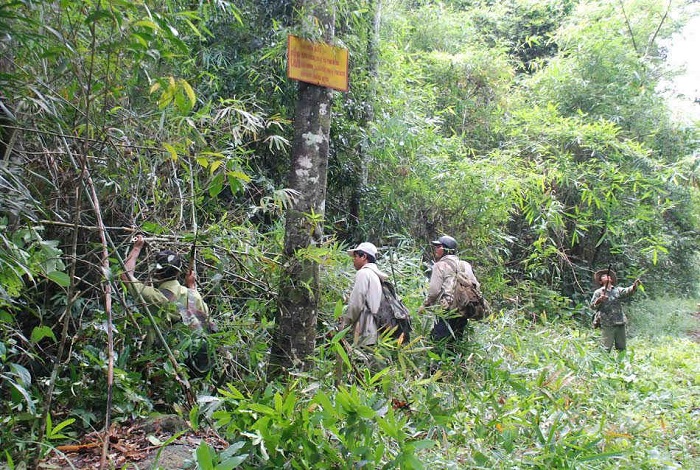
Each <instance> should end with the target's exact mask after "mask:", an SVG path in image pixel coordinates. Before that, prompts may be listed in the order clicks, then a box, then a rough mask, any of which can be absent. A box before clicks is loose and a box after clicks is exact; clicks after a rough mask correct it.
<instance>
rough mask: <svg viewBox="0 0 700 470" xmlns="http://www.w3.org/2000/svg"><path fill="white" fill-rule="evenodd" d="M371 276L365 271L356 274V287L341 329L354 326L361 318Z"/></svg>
mask: <svg viewBox="0 0 700 470" xmlns="http://www.w3.org/2000/svg"><path fill="white" fill-rule="evenodd" d="M369 275H370V273H368V272H367V270H364V269H360V270H359V271H357V274H355V285H354V286H353V288H352V292H351V293H350V300H348V307H347V308H346V309H345V313H344V314H343V317H342V320H341V323H340V326H341V328H345V327H346V326H348V325H352V324H354V323H355V322H357V320H358V319H359V318H360V314H361V313H362V311H363V310H364V308H365V303H366V298H367V291H368V289H369V277H368V276H369Z"/></svg>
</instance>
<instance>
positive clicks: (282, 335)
mask: <svg viewBox="0 0 700 470" xmlns="http://www.w3.org/2000/svg"><path fill="white" fill-rule="evenodd" d="M300 3H301V6H302V7H304V6H305V7H306V9H304V8H302V9H301V11H302V12H303V11H307V12H308V13H306V15H307V18H302V21H305V20H306V21H307V22H308V23H311V24H316V25H317V26H318V24H320V25H321V27H322V28H323V29H324V37H325V39H326V40H327V41H330V39H332V37H333V34H334V28H333V22H334V17H333V15H332V14H331V13H329V11H328V9H329V7H327V6H326V2H324V1H323V0H306V1H303V2H300ZM308 15H312V16H313V17H314V18H315V19H316V20H318V23H317V22H316V21H308V20H309V18H308ZM331 100H332V92H331V90H330V89H328V88H324V87H319V86H315V85H310V84H307V83H299V97H298V101H297V106H296V110H295V114H294V141H293V144H292V165H291V168H290V172H289V187H290V188H292V189H295V190H296V191H298V192H299V196H298V198H297V199H296V201H295V203H294V204H293V205H292V207H290V208H289V209H288V210H287V214H286V227H285V230H286V231H285V247H284V248H285V256H286V263H285V273H284V276H283V277H282V281H281V286H280V298H279V313H278V316H277V320H278V325H277V332H276V334H275V339H274V343H273V345H272V351H271V352H272V357H271V372H272V373H273V374H274V373H278V372H280V371H281V370H286V369H290V368H291V369H299V370H306V369H308V367H309V366H310V364H311V360H310V357H311V355H312V354H313V351H314V347H315V343H316V341H315V340H316V320H317V317H318V301H319V267H318V264H317V263H315V262H314V261H313V260H311V259H309V258H308V257H305V256H304V255H303V254H302V253H303V252H302V251H300V250H303V249H304V248H307V247H310V246H317V245H319V244H320V243H321V242H322V238H323V219H324V216H325V206H326V178H327V170H328V148H329V133H330V125H331Z"/></svg>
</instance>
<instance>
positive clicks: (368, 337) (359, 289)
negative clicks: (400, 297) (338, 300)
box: [343, 263, 389, 346]
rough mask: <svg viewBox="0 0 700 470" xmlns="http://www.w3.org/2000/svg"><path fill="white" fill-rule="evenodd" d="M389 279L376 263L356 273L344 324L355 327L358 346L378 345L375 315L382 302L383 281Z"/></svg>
mask: <svg viewBox="0 0 700 470" xmlns="http://www.w3.org/2000/svg"><path fill="white" fill-rule="evenodd" d="M388 278H389V276H388V275H386V274H385V273H383V272H382V271H380V270H379V268H377V265H376V264H374V263H367V264H365V265H364V266H363V267H362V268H360V269H359V270H358V271H357V273H355V284H354V285H353V288H352V292H351V293H350V299H349V300H348V306H347V308H346V309H345V313H344V314H343V324H344V325H346V326H347V325H354V343H355V344H356V345H359V346H371V345H373V344H376V343H377V322H376V320H375V318H374V314H375V313H377V311H378V310H379V304H380V303H381V300H382V284H381V281H382V280H386V279H388Z"/></svg>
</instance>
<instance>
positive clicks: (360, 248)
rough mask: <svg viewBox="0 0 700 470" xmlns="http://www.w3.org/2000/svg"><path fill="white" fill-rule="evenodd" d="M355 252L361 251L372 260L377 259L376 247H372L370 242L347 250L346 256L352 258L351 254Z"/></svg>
mask: <svg viewBox="0 0 700 470" xmlns="http://www.w3.org/2000/svg"><path fill="white" fill-rule="evenodd" d="M356 251H361V252H363V253H367V254H368V255H371V256H373V257H374V258H376V257H377V247H376V246H374V244H372V243H370V242H362V243H360V244H359V245H357V246H356V247H355V248H352V249H350V250H348V254H349V255H350V256H352V254H353V253H355V252H356Z"/></svg>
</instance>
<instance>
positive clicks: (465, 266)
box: [418, 235, 480, 341]
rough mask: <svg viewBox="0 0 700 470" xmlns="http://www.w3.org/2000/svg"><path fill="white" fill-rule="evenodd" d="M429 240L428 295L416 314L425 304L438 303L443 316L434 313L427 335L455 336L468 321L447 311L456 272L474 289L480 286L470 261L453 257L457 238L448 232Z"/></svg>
mask: <svg viewBox="0 0 700 470" xmlns="http://www.w3.org/2000/svg"><path fill="white" fill-rule="evenodd" d="M430 243H431V245H433V249H434V252H433V255H434V258H435V264H433V270H432V273H431V275H430V285H429V287H428V295H427V296H426V298H425V301H424V302H423V305H422V306H421V307H420V308H419V309H418V313H422V312H423V311H425V308H426V307H431V306H433V305H440V306H441V307H442V308H443V310H444V311H445V314H446V317H445V318H443V316H442V315H438V317H437V321H436V322H435V325H434V327H433V331H432V332H431V334H430V336H431V337H432V339H433V340H434V341H440V340H448V339H457V338H459V337H461V336H462V334H463V333H464V329H465V328H466V326H467V322H468V321H469V320H468V319H467V318H466V317H464V316H455V315H454V312H450V311H449V310H450V309H449V306H450V304H451V302H452V298H451V296H452V293H453V292H454V285H455V282H456V280H457V273H458V271H459V272H462V273H464V274H465V275H466V276H467V277H468V278H469V279H470V280H471V281H472V282H473V283H474V284H475V285H476V287H477V288H479V287H480V284H479V281H478V280H477V279H476V276H475V275H474V271H473V270H472V266H471V264H469V263H468V262H466V261H463V260H460V259H459V257H458V256H457V254H456V252H457V240H455V239H454V238H452V237H450V236H449V235H443V236H442V237H440V238H438V239H437V240H433V241H432V242H430Z"/></svg>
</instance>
